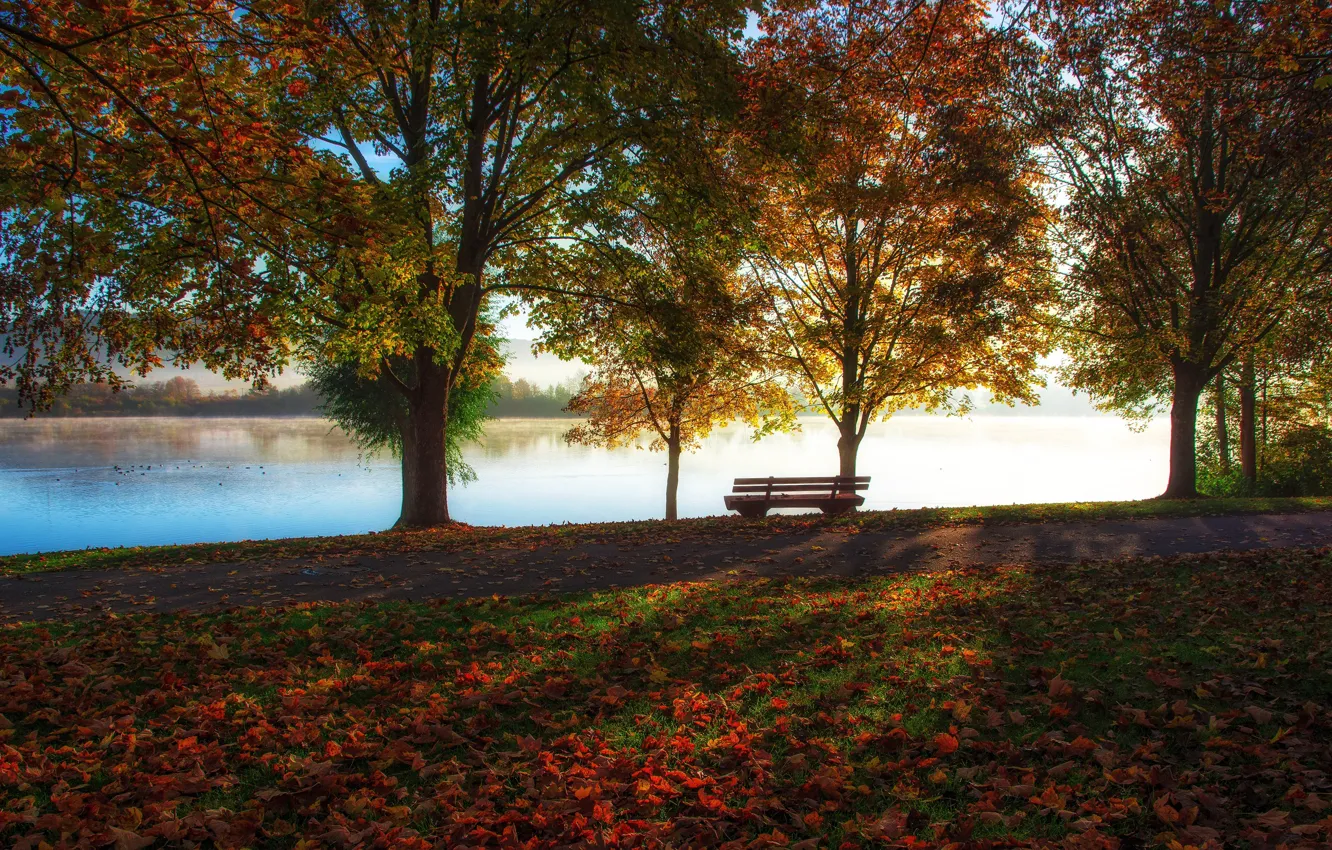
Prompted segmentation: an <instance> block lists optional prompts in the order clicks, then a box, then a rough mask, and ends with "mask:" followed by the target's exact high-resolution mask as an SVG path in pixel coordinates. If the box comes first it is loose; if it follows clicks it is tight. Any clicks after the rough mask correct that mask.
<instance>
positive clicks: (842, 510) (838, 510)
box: [823, 505, 856, 516]
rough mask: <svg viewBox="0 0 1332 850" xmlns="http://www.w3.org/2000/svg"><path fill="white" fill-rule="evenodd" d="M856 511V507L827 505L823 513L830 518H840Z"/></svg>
mask: <svg viewBox="0 0 1332 850" xmlns="http://www.w3.org/2000/svg"><path fill="white" fill-rule="evenodd" d="M855 509H856V506H855V505H825V506H824V507H823V512H824V513H825V514H827V515H828V516H840V515H842V514H849V513H851V512H852V511H854V510H855Z"/></svg>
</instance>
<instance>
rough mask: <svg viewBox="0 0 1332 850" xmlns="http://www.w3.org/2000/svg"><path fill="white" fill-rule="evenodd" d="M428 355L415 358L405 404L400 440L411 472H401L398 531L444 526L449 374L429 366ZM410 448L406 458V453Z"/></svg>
mask: <svg viewBox="0 0 1332 850" xmlns="http://www.w3.org/2000/svg"><path fill="white" fill-rule="evenodd" d="M430 357H433V355H432V354H429V353H428V354H427V355H426V356H424V357H421V356H418V357H417V382H418V383H417V390H416V392H415V393H414V394H413V397H412V398H411V399H409V401H408V409H409V412H408V415H407V423H408V431H409V432H410V433H409V437H408V438H406V439H404V440H403V446H404V452H403V463H404V464H406V463H408V462H409V460H410V463H411V467H412V468H411V470H410V471H406V470H404V472H403V485H404V487H407V486H409V485H410V489H404V491H403V494H402V515H401V516H400V517H398V523H397V525H398V527H410V528H425V527H430V526H435V525H447V524H448V523H449V522H450V518H449V475H448V465H447V464H448V461H447V456H446V454H445V450H444V447H445V445H446V436H447V434H446V430H447V428H448V409H449V374H448V370H447V369H446V368H444V367H442V366H439V365H437V364H434V363H433V362H429V359H428V358H430ZM408 443H410V444H411V447H412V448H411V454H410V457H409V455H408V453H407V451H406V447H407V444H408Z"/></svg>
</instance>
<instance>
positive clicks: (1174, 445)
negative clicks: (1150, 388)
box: [1161, 361, 1203, 499]
mask: <svg viewBox="0 0 1332 850" xmlns="http://www.w3.org/2000/svg"><path fill="white" fill-rule="evenodd" d="M1172 370H1173V372H1174V379H1175V386H1174V392H1173V393H1172V396H1171V403H1170V480H1169V482H1168V483H1167V484H1166V489H1165V492H1164V493H1162V494H1161V498H1163V499H1196V498H1198V495H1199V494H1198V446H1197V439H1198V397H1199V396H1201V395H1202V390H1203V381H1202V375H1201V371H1202V370H1201V369H1199V368H1198V367H1196V366H1194V365H1193V364H1191V363H1185V362H1179V361H1177V362H1176V363H1175V364H1174V365H1173V367H1172Z"/></svg>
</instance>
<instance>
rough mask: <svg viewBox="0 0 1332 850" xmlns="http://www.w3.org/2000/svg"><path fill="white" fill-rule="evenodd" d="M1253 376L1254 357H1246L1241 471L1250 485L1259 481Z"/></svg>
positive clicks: (1242, 374) (1241, 385) (1242, 378)
mask: <svg viewBox="0 0 1332 850" xmlns="http://www.w3.org/2000/svg"><path fill="white" fill-rule="evenodd" d="M1254 383H1255V382H1254V377H1253V357H1252V356H1247V357H1245V358H1244V365H1243V367H1242V368H1241V369H1240V382H1239V397H1240V473H1241V474H1242V475H1243V476H1244V480H1245V481H1247V482H1249V484H1250V485H1254V484H1257V483H1258V439H1257V437H1258V431H1257V421H1256V417H1255V416H1254V412H1255V409H1256V407H1257V404H1256V403H1255V402H1256V400H1257V399H1256V395H1255V389H1256V388H1255V386H1254Z"/></svg>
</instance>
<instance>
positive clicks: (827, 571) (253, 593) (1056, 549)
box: [0, 511, 1332, 623]
mask: <svg viewBox="0 0 1332 850" xmlns="http://www.w3.org/2000/svg"><path fill="white" fill-rule="evenodd" d="M1328 545H1332V512H1328V511H1321V512H1313V513H1300V514H1280V515H1272V514H1258V515H1246V516H1211V517H1190V518H1169V519H1135V520H1123V521H1092V522H1061V523H1039V524H1012V525H963V526H951V527H944V528H933V529H922V530H918V531H910V530H899V531H888V532H860V533H845V532H829V531H823V532H817V533H803V534H799V533H783V534H774V535H771V536H764V535H754V534H747V535H745V536H728V535H725V534H717V535H713V536H709V537H704V538H693V539H683V540H680V541H678V542H672V541H662V542H658V543H637V544H613V543H608V544H576V545H572V546H565V547H562V548H554V547H541V548H537V549H496V550H493V551H491V552H486V553H477V552H435V551H430V552H419V553H405V554H404V553H394V554H385V555H382V556H366V555H357V556H328V557H313V558H305V559H300V560H272V561H267V560H260V561H245V562H239V563H219V564H197V565H196V564H190V565H183V566H172V567H166V568H134V569H123V568H122V569H109V570H68V571H63V572H49V573H35V574H29V575H26V576H22V577H8V578H0V623H13V622H24V621H44V620H54V619H71V618H86V617H96V616H104V615H106V614H108V613H118V614H119V613H125V612H131V611H160V612H166V611H181V610H196V611H204V610H217V609H220V608H229V607H235V606H249V605H262V606H278V605H287V604H293V603H300V602H348V601H372V600H418V601H420V600H428V599H438V598H454V599H461V598H475V597H486V596H493V595H497V594H498V595H501V596H519V595H525V594H532V593H552V592H569V591H578V590H589V589H602V588H613V587H630V586H636V585H645V584H665V583H670V582H676V581H709V580H727V579H735V578H744V577H750V576H796V575H819V576H847V577H853V576H866V575H874V574H879V573H891V572H903V571H918V570H930V569H946V568H956V567H981V566H985V565H994V564H1015V563H1030V562H1077V561H1081V560H1101V559H1113V558H1123V557H1141V556H1169V555H1177V554H1186V553H1198V552H1212V551H1226V550H1232V551H1242V550H1253V549H1262V548H1268V547H1322V546H1328Z"/></svg>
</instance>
